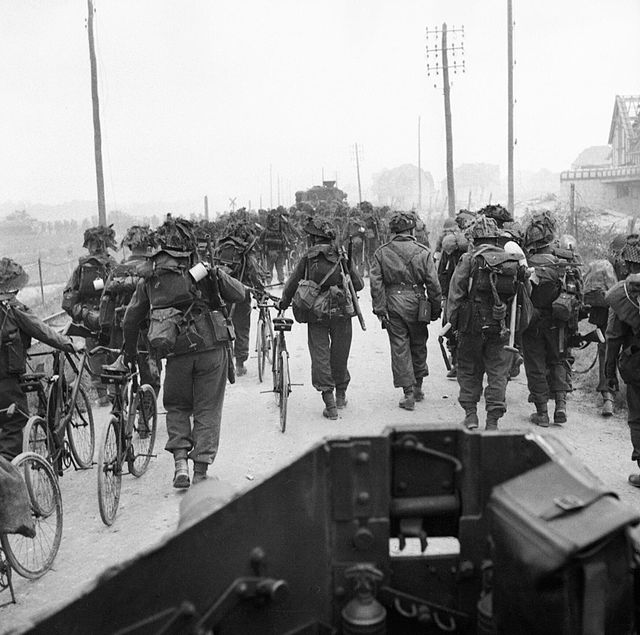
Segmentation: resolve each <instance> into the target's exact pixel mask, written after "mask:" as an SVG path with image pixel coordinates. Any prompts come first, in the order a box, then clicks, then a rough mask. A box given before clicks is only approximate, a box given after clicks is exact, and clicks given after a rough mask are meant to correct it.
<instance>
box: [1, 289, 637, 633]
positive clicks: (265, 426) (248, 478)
mask: <svg viewBox="0 0 640 635" xmlns="http://www.w3.org/2000/svg"><path fill="white" fill-rule="evenodd" d="M361 300H362V305H363V310H364V313H365V317H366V320H367V326H368V330H367V331H366V332H362V331H361V330H360V328H359V326H358V324H357V321H355V320H354V323H353V324H354V338H353V346H352V351H351V362H350V371H351V375H352V384H351V387H350V389H349V391H348V399H349V402H348V406H347V408H346V409H345V410H343V411H341V414H340V418H339V419H338V420H337V421H328V420H326V419H324V418H323V417H322V414H321V413H322V400H321V397H320V395H319V394H318V393H317V392H316V391H315V390H314V389H313V387H312V386H311V381H310V362H309V355H308V351H307V343H306V327H305V326H304V325H298V324H295V325H294V327H293V331H292V332H291V333H290V334H287V341H288V345H289V351H290V353H291V379H292V382H295V383H298V382H299V383H303V384H304V385H303V386H295V387H294V388H293V393H292V394H291V397H290V400H289V417H288V426H287V431H286V433H285V434H282V433H281V432H280V430H279V428H278V411H277V408H276V405H275V402H274V399H273V395H272V394H271V393H264V392H261V391H264V390H267V389H268V388H269V384H268V383H264V384H260V383H258V376H257V367H256V360H255V359H250V360H249V362H248V368H249V372H248V373H247V375H245V376H244V377H241V378H239V379H238V381H237V383H236V384H235V385H233V386H228V389H227V396H226V401H225V408H224V416H223V428H222V436H221V444H220V451H219V455H218V458H217V459H216V462H215V464H214V466H213V470H212V473H213V474H214V475H217V476H219V477H220V478H221V479H224V480H225V481H227V482H229V483H230V484H231V485H232V486H233V487H235V488H236V489H237V490H244V489H247V488H251V487H253V486H255V484H257V483H258V482H260V480H261V479H263V478H264V477H265V476H266V475H268V474H270V473H272V472H273V471H274V470H277V469H278V468H279V467H281V466H283V465H284V464H286V463H287V462H288V461H290V460H291V459H292V458H294V457H296V456H298V455H299V454H301V453H302V452H303V451H304V450H305V449H306V448H308V447H309V446H310V445H311V444H313V443H315V442H317V441H318V440H320V439H321V438H322V437H325V436H332V435H368V434H376V433H378V432H380V431H381V430H383V429H384V428H385V427H386V426H388V425H391V424H398V423H403V424H407V423H414V424H416V425H427V426H428V425H429V424H430V423H434V422H440V423H442V422H446V423H451V424H457V423H459V422H460V421H461V419H462V416H461V415H462V410H461V408H460V406H459V405H458V403H457V393H458V384H457V382H455V381H452V380H448V379H446V377H445V371H444V364H443V361H442V359H441V357H440V353H439V350H438V346H437V339H436V334H437V330H438V328H437V325H434V327H433V328H432V330H431V338H430V340H429V366H430V371H431V374H430V377H429V378H428V379H427V381H426V383H425V392H426V399H425V401H424V402H422V403H419V404H417V405H416V409H415V411H414V412H406V411H404V410H401V409H399V408H398V400H399V398H400V396H401V394H400V393H401V391H400V390H398V389H394V388H393V384H392V381H391V370H390V363H389V346H388V341H387V336H386V333H385V332H384V331H383V330H382V329H381V328H380V326H379V324H378V322H377V320H376V319H375V318H374V316H373V315H372V314H371V305H370V299H369V293H368V288H367V289H365V291H363V293H362V294H361ZM267 379H269V378H267ZM507 397H508V405H509V412H508V413H507V415H506V416H505V418H504V419H502V421H501V422H500V425H501V427H502V428H506V429H525V430H526V429H530V428H531V427H532V426H531V425H530V424H529V423H528V416H529V414H530V412H531V411H532V407H531V405H530V404H528V403H527V390H526V383H525V380H524V373H522V374H521V376H520V377H518V378H517V379H516V380H514V381H513V382H511V384H510V385H509V389H508V393H507ZM160 410H161V411H162V410H163V409H162V407H161V406H160ZM107 416H108V411H107V409H106V408H102V409H100V410H97V412H96V419H97V422H98V434H97V436H98V438H99V437H100V429H101V428H102V426H104V424H105V422H106V419H107ZM481 427H482V426H481ZM536 431H538V432H540V431H541V429H539V428H538V429H536ZM548 434H551V435H554V436H556V437H558V438H559V439H560V440H561V441H562V442H563V443H564V444H565V445H566V446H567V447H568V448H569V449H570V450H571V451H572V452H573V453H574V454H575V455H577V456H578V457H579V458H580V459H582V460H583V461H584V462H585V463H586V465H587V466H588V467H589V468H590V469H591V470H592V471H593V472H594V473H595V474H596V475H597V476H598V477H600V479H602V481H604V483H605V484H606V485H608V486H609V487H610V488H612V489H614V490H615V491H617V492H618V493H619V495H620V496H621V498H622V499H623V500H624V501H626V502H627V503H628V504H630V505H632V506H634V507H636V508H638V509H640V490H637V489H635V488H633V487H631V486H629V485H628V484H627V476H628V474H629V473H630V472H631V471H633V469H634V465H633V464H632V463H631V461H630V458H629V457H630V454H631V449H630V442H629V439H628V436H629V435H628V430H627V425H626V422H625V418H624V414H622V415H616V416H615V417H613V418H611V419H608V420H605V419H603V418H601V417H600V416H599V414H598V410H597V408H596V406H595V394H585V393H577V392H576V393H574V394H573V395H572V396H571V398H570V401H569V421H568V423H566V424H565V425H563V426H562V427H559V426H552V427H550V428H548ZM165 441H166V431H165V428H164V417H160V421H159V436H158V439H157V442H156V449H157V452H158V456H157V458H156V459H154V460H153V461H152V463H151V465H150V467H149V470H148V472H147V473H146V474H145V475H144V476H142V477H141V478H140V479H135V478H134V477H132V476H129V475H126V476H124V477H123V481H122V494H121V499H120V508H119V510H118V516H117V518H116V521H115V523H114V524H113V526H112V527H106V526H105V525H103V524H102V522H101V520H100V515H99V512H98V503H97V485H96V480H97V477H96V470H95V467H94V468H93V469H91V470H87V471H82V472H74V471H73V470H69V471H67V472H66V473H65V474H64V476H63V477H62V478H61V479H60V484H61V488H62V495H63V502H64V533H63V538H62V545H61V547H60V552H59V554H58V557H57V559H56V561H55V564H54V569H53V570H52V571H50V572H49V573H47V574H46V575H45V576H44V577H43V578H42V579H40V580H37V581H27V580H24V579H22V578H20V577H18V576H14V580H15V590H16V597H17V604H16V605H11V606H5V607H4V608H0V632H7V631H11V630H14V629H15V630H18V631H19V630H21V629H23V628H24V627H25V626H26V625H28V624H29V622H30V620H32V619H34V618H35V617H36V616H37V615H38V613H41V612H43V611H50V610H52V609H54V608H55V607H57V606H60V605H61V604H64V603H65V602H67V601H68V600H69V599H71V598H73V597H74V596H75V595H76V594H77V593H78V592H79V591H80V590H81V589H82V588H83V587H84V586H85V585H86V584H87V583H88V582H89V581H91V580H92V579H93V578H95V576H97V575H98V574H99V573H100V572H101V571H103V570H104V569H105V568H107V567H109V566H110V565H113V564H116V563H118V562H121V561H122V560H125V559H128V558H131V557H132V556H134V555H135V554H136V553H137V552H139V551H140V550H142V549H145V548H147V547H150V546H152V545H154V544H155V543H156V542H157V541H158V540H159V539H160V538H161V537H162V536H164V535H166V534H167V533H168V532H171V531H172V530H173V529H174V528H175V527H176V524H177V521H178V506H179V503H180V500H181V498H182V496H183V494H181V493H180V492H178V491H176V490H173V489H172V487H171V479H172V472H173V465H172V457H171V455H169V454H168V453H167V452H165V451H164V450H163V446H164V443H165ZM96 455H97V450H96ZM3 595H4V596H8V593H5V594H3ZM6 600H7V597H4V598H3V597H2V596H0V602H3V601H6Z"/></svg>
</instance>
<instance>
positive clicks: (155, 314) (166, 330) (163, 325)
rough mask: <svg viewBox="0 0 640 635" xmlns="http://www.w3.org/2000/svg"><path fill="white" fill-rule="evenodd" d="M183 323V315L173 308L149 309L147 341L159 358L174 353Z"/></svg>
mask: <svg viewBox="0 0 640 635" xmlns="http://www.w3.org/2000/svg"><path fill="white" fill-rule="evenodd" d="M184 322H185V316H184V313H183V312H182V311H180V310H178V309H175V308H173V307H168V308H165V309H151V318H150V321H149V331H148V332H147V340H148V341H149V345H150V346H151V348H153V349H154V350H155V351H156V352H157V353H158V355H160V356H161V357H167V355H170V354H171V353H173V352H174V350H175V348H176V343H177V341H178V336H179V335H180V332H181V330H182V328H183V325H184Z"/></svg>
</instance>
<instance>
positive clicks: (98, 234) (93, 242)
mask: <svg viewBox="0 0 640 635" xmlns="http://www.w3.org/2000/svg"><path fill="white" fill-rule="evenodd" d="M82 246H83V247H85V248H87V249H88V248H89V247H90V246H94V247H97V248H98V249H101V250H103V251H106V250H107V249H117V245H116V232H115V231H114V229H113V225H109V227H105V226H104V225H98V226H97V227H89V229H86V230H85V232H84V242H83V243H82Z"/></svg>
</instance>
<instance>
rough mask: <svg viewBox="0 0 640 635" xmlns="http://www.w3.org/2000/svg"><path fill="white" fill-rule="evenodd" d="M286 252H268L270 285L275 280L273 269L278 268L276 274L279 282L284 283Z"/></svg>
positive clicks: (272, 250)
mask: <svg viewBox="0 0 640 635" xmlns="http://www.w3.org/2000/svg"><path fill="white" fill-rule="evenodd" d="M285 257H286V256H285V252H284V251H276V250H275V249H270V250H269V251H268V252H267V258H266V260H267V280H268V282H269V283H270V282H271V280H272V279H273V267H274V266H275V268H276V273H277V274H278V282H280V283H282V282H284V261H285Z"/></svg>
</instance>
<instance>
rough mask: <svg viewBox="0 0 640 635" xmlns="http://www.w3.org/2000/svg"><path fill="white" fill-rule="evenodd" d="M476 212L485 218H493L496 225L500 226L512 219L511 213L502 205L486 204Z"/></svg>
mask: <svg viewBox="0 0 640 635" xmlns="http://www.w3.org/2000/svg"><path fill="white" fill-rule="evenodd" d="M478 214H482V215H483V216H486V217H487V218H493V220H495V221H496V223H497V225H498V227H502V225H503V224H504V223H510V222H512V221H513V215H512V214H511V212H510V211H509V210H507V209H506V208H505V207H502V205H486V206H485V207H483V208H482V209H480V210H478Z"/></svg>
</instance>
